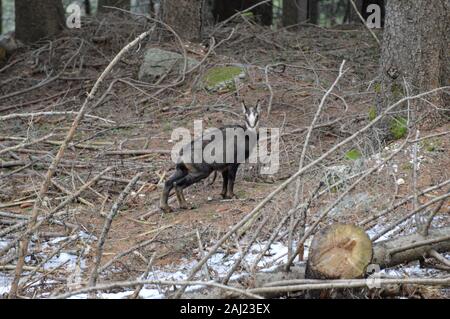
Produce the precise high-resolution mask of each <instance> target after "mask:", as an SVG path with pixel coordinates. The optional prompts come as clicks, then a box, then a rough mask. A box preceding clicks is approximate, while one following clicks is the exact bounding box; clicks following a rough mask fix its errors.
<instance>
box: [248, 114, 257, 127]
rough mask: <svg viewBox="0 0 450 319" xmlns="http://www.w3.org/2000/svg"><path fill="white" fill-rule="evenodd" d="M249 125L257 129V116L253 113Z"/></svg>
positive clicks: (249, 116)
mask: <svg viewBox="0 0 450 319" xmlns="http://www.w3.org/2000/svg"><path fill="white" fill-rule="evenodd" d="M247 119H248V124H249V125H250V127H255V126H256V114H255V113H253V112H251V113H250V114H249V115H248V116H247Z"/></svg>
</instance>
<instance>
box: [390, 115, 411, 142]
mask: <svg viewBox="0 0 450 319" xmlns="http://www.w3.org/2000/svg"><path fill="white" fill-rule="evenodd" d="M389 131H390V132H391V135H392V137H393V138H394V139H396V140H398V139H401V138H402V137H404V136H405V135H406V133H407V132H408V121H407V120H406V119H405V118H404V117H400V116H399V117H394V118H393V119H392V120H391V122H390V123H389Z"/></svg>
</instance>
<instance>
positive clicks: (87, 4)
mask: <svg viewBox="0 0 450 319" xmlns="http://www.w3.org/2000/svg"><path fill="white" fill-rule="evenodd" d="M83 6H84V13H85V14H86V15H87V16H90V15H91V1H90V0H84V2H83Z"/></svg>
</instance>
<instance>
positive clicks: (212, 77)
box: [203, 66, 245, 90]
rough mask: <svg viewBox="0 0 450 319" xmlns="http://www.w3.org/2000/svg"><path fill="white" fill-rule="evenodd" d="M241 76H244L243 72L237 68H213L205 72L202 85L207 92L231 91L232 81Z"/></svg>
mask: <svg viewBox="0 0 450 319" xmlns="http://www.w3.org/2000/svg"><path fill="white" fill-rule="evenodd" d="M242 74H244V75H245V71H244V69H242V68H241V67H238V66H221V67H214V68H211V69H209V70H208V71H207V72H206V74H205V76H204V78H203V83H204V84H205V87H206V89H207V90H215V89H222V88H228V89H233V88H234V79H235V78H236V77H239V76H241V75H242Z"/></svg>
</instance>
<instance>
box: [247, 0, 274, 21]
mask: <svg viewBox="0 0 450 319" xmlns="http://www.w3.org/2000/svg"><path fill="white" fill-rule="evenodd" d="M258 2H260V0H256V1H251V2H250V6H253V5H255V4H257V3H258ZM252 11H253V14H254V15H255V16H256V21H257V22H258V23H259V24H261V25H266V26H269V25H272V17H273V7H272V1H270V2H268V3H265V4H262V5H260V6H258V7H256V8H255V9H253V10H252Z"/></svg>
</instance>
